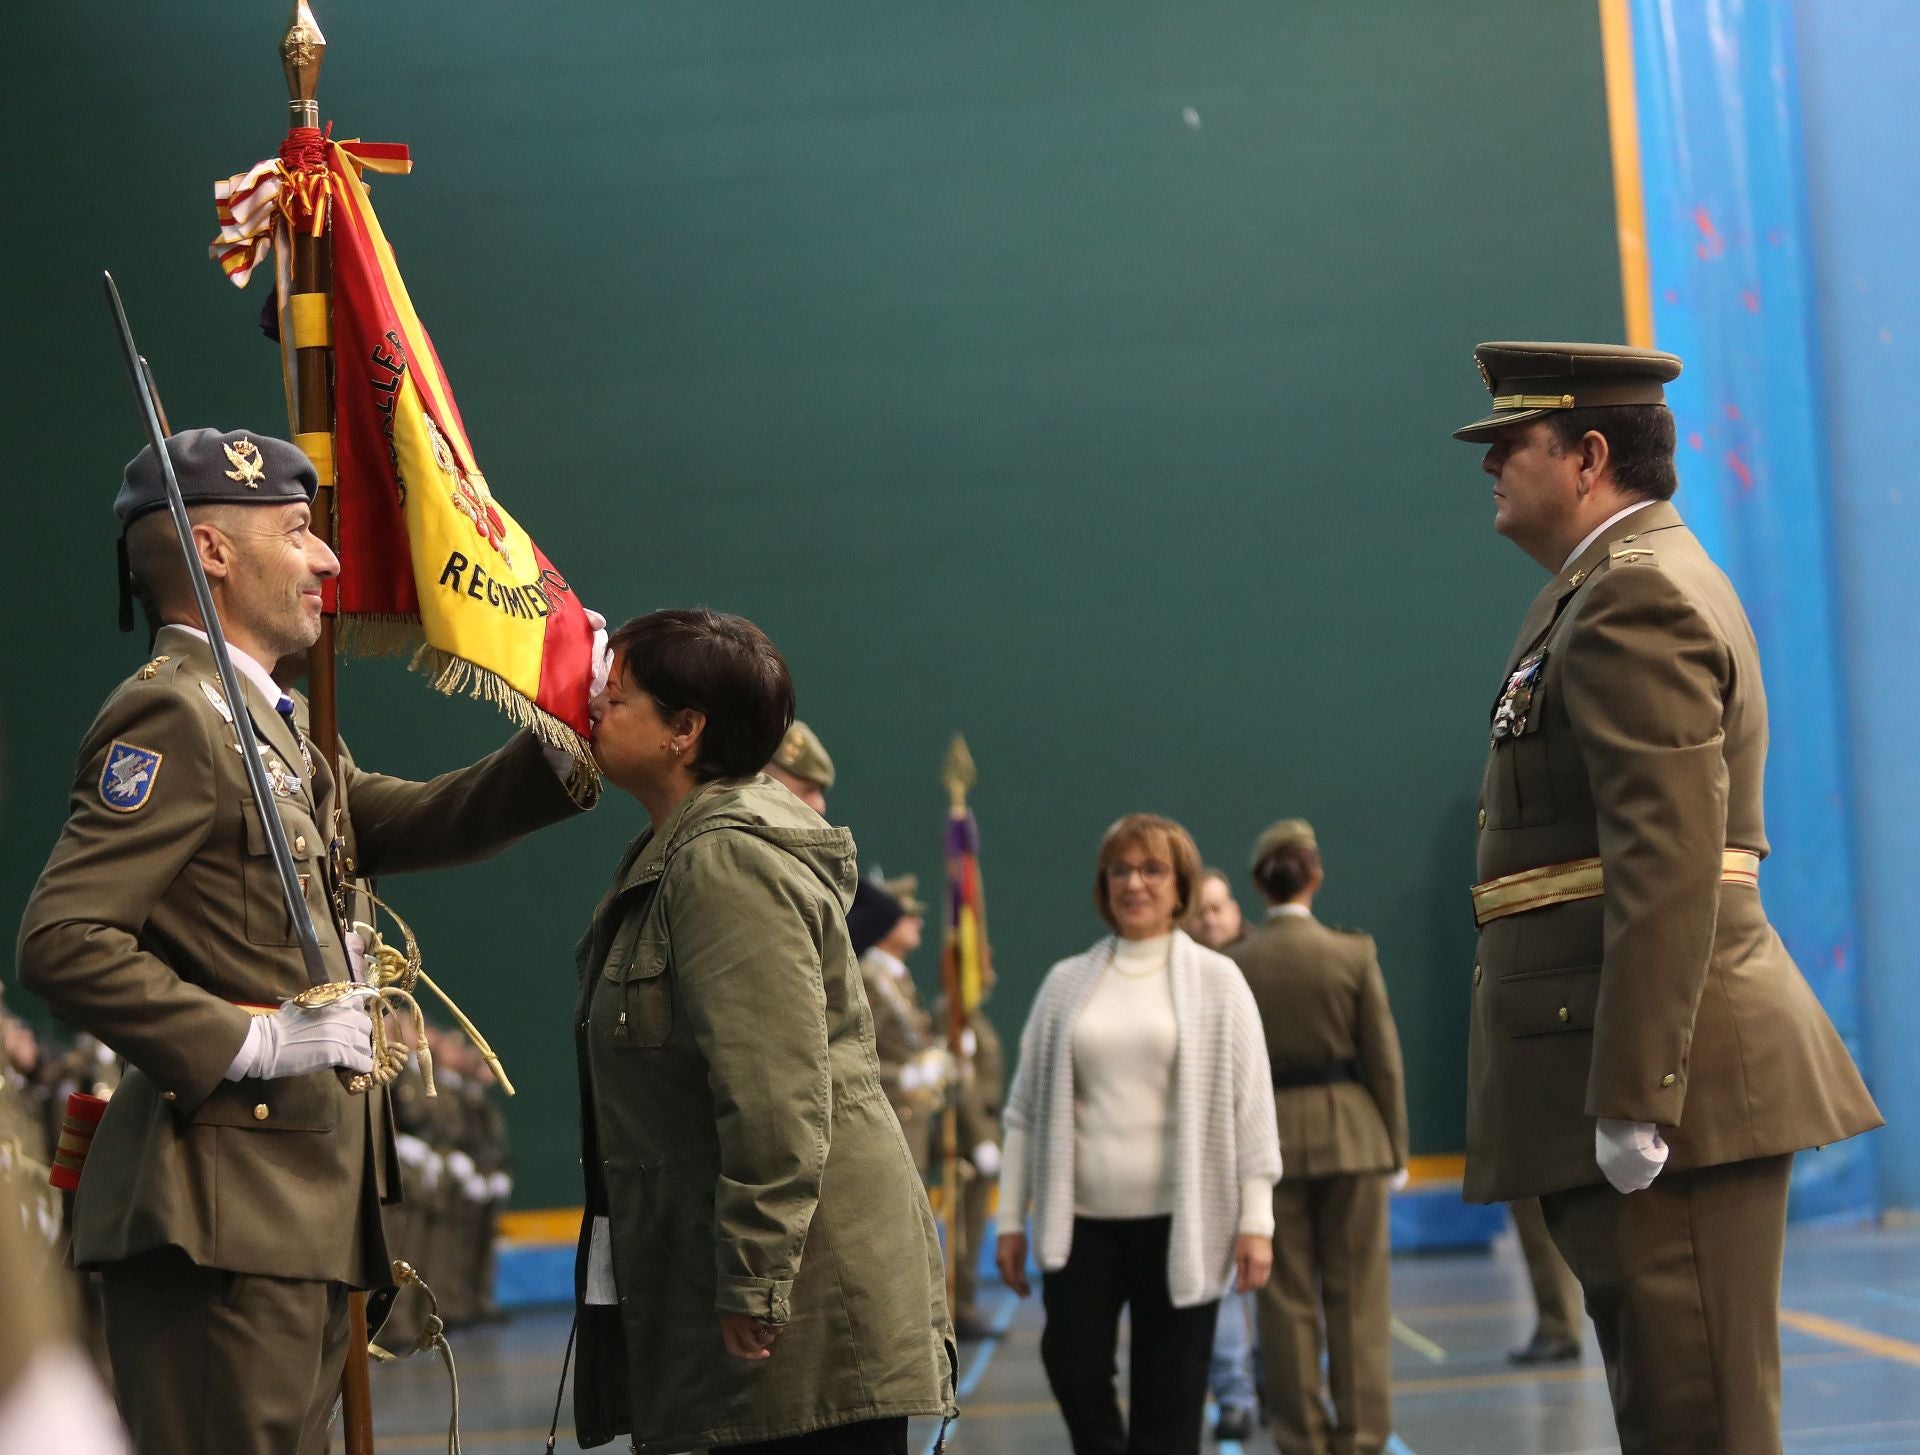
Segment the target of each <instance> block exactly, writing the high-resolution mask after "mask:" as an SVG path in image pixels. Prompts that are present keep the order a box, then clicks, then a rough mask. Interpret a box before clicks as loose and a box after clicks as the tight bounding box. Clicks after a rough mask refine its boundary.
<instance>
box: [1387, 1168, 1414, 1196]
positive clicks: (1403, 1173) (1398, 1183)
mask: <svg viewBox="0 0 1920 1455" xmlns="http://www.w3.org/2000/svg"><path fill="white" fill-rule="evenodd" d="M1408 1175H1409V1174H1408V1172H1407V1169H1406V1168H1404V1167H1401V1168H1399V1169H1397V1170H1396V1171H1395V1172H1394V1173H1393V1175H1392V1176H1390V1177H1388V1178H1387V1191H1388V1192H1400V1191H1402V1190H1404V1189H1405V1187H1406V1185H1407V1177H1408Z"/></svg>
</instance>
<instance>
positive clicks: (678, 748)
mask: <svg viewBox="0 0 1920 1455" xmlns="http://www.w3.org/2000/svg"><path fill="white" fill-rule="evenodd" d="M685 750H686V745H685V744H684V743H675V744H674V745H673V756H674V757H676V758H677V757H679V756H680V754H681V753H682V752H684V751H685Z"/></svg>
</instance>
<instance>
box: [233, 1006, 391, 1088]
mask: <svg viewBox="0 0 1920 1455" xmlns="http://www.w3.org/2000/svg"><path fill="white" fill-rule="evenodd" d="M332 1066H339V1067H343V1068H344V1069H346V1070H348V1071H371V1070H373V1021H372V1019H371V1017H369V1016H368V1015H367V1012H366V1010H365V1008H364V1007H362V1006H361V1004H360V1002H359V1000H358V999H354V1000H336V1001H335V1002H334V1003H333V1004H332V1005H323V1006H320V1007H318V1008H316V1009H313V1010H308V1009H306V1008H305V1007H302V1006H297V1005H295V1004H293V1002H291V1001H288V1002H287V1003H286V1004H285V1005H283V1006H281V1007H280V1009H278V1010H276V1011H275V1012H274V1013H273V1014H272V1015H257V1016H255V1017H254V1018H253V1023H252V1024H251V1025H249V1026H248V1027H247V1038H246V1040H245V1041H243V1042H241V1045H240V1053H239V1055H237V1056H235V1057H234V1058H233V1065H231V1066H229V1067H228V1068H227V1080H229V1081H238V1080H240V1079H241V1078H242V1077H244V1076H255V1077H258V1078H259V1079H260V1080H262V1081H272V1080H274V1079H276V1078H277V1077H282V1076H305V1075H306V1074H307V1073H309V1072H312V1071H325V1070H327V1069H328V1068H329V1067H332Z"/></svg>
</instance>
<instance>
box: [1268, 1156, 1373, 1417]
mask: <svg viewBox="0 0 1920 1455" xmlns="http://www.w3.org/2000/svg"><path fill="white" fill-rule="evenodd" d="M1387 1265H1388V1248H1387V1174H1386V1173H1384V1172H1360V1173H1354V1174H1351V1175H1345V1176H1335V1177H1303V1178H1299V1179H1297V1180H1295V1179H1290V1178H1285V1177H1283V1178H1281V1179H1280V1181H1279V1182H1277V1183H1275V1184H1274V1188H1273V1274H1272V1276H1271V1277H1270V1278H1269V1279H1268V1280H1267V1286H1266V1287H1265V1288H1263V1289H1261V1290H1260V1295H1259V1308H1260V1359H1261V1364H1262V1367H1263V1368H1264V1369H1265V1371H1266V1384H1267V1411H1268V1414H1269V1416H1270V1418H1271V1419H1272V1422H1273V1445H1274V1449H1275V1450H1276V1451H1278V1452H1279V1455H1329V1452H1335V1455H1377V1452H1378V1451H1379V1450H1381V1449H1382V1448H1383V1447H1384V1446H1385V1445H1386V1443H1387V1437H1388V1436H1389V1435H1391V1434H1392V1433H1393V1405H1392V1394H1391V1392H1390V1391H1391V1386H1392V1383H1393V1343H1392V1331H1391V1327H1390V1325H1391V1323H1392V1311H1391V1310H1392V1305H1391V1293H1390V1288H1389V1283H1388V1276H1387ZM1316 1284H1317V1285H1318V1286H1317V1288H1316ZM1316 1293H1317V1294H1318V1297H1317V1298H1316V1296H1315V1295H1316ZM1322 1314H1324V1316H1325V1327H1326V1348H1327V1388H1328V1392H1329V1393H1330V1394H1331V1395H1332V1396H1333V1409H1334V1418H1335V1422H1334V1424H1333V1425H1331V1426H1329V1425H1328V1422H1327V1410H1326V1405H1325V1404H1324V1403H1323V1402H1322V1400H1321V1397H1320V1332H1321V1316H1322Z"/></svg>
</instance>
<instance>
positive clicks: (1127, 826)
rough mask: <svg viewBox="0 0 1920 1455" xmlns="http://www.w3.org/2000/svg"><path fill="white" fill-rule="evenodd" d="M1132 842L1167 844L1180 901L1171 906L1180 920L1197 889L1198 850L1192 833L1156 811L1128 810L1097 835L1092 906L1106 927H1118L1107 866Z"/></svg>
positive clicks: (1151, 846) (1149, 845)
mask: <svg viewBox="0 0 1920 1455" xmlns="http://www.w3.org/2000/svg"><path fill="white" fill-rule="evenodd" d="M1132 844H1141V845H1144V846H1145V847H1147V848H1148V849H1150V850H1151V849H1154V848H1158V847H1159V846H1160V845H1162V844H1164V845H1165V846H1166V855H1167V862H1168V863H1169V864H1171V865H1172V866H1173V884H1174V889H1175V890H1176V891H1177V892H1178V894H1179V896H1180V902H1179V903H1178V904H1176V905H1174V907H1173V918H1174V922H1175V923H1176V924H1177V923H1179V922H1180V921H1181V920H1183V919H1185V918H1186V915H1187V911H1188V910H1189V909H1191V908H1193V900H1194V896H1195V895H1196V894H1197V893H1199V890H1200V850H1199V848H1198V847H1196V846H1195V844H1194V842H1193V835H1192V834H1190V833H1188V832H1187V831H1186V830H1185V829H1183V828H1181V827H1180V825H1179V824H1177V823H1175V822H1174V821H1173V820H1172V819H1170V818H1162V817H1161V816H1160V815H1159V814H1157V813H1130V814H1128V815H1127V816H1126V817H1125V818H1120V819H1116V820H1114V822H1113V823H1112V824H1111V825H1110V826H1109V827H1108V829H1107V831H1106V833H1104V834H1102V835H1101V836H1100V854H1099V859H1098V861H1097V863H1096V865H1095V868H1094V871H1093V907H1094V908H1095V909H1097V910H1099V911H1100V918H1101V919H1103V920H1105V921H1106V922H1107V926H1108V928H1110V929H1113V930H1118V929H1119V928H1120V925H1119V923H1118V922H1117V921H1116V920H1115V919H1114V917H1113V905H1112V903H1111V901H1110V900H1109V898H1108V895H1107V869H1108V868H1109V866H1111V865H1112V863H1113V861H1114V860H1115V859H1117V858H1119V857H1120V851H1121V850H1122V849H1124V848H1127V847H1128V846H1129V845H1132Z"/></svg>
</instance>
